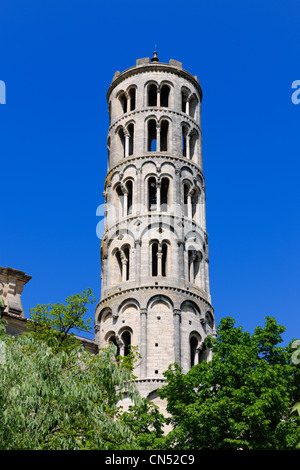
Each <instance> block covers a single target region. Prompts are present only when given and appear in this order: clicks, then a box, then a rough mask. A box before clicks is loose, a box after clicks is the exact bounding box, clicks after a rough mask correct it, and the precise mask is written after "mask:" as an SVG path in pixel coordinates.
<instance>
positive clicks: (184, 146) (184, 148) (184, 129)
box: [182, 126, 188, 157]
mask: <svg viewBox="0 0 300 470" xmlns="http://www.w3.org/2000/svg"><path fill="white" fill-rule="evenodd" d="M187 134H188V127H187V126H182V156H183V157H187Z"/></svg>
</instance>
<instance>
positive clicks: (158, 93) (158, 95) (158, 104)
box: [157, 87, 160, 107]
mask: <svg viewBox="0 0 300 470" xmlns="http://www.w3.org/2000/svg"><path fill="white" fill-rule="evenodd" d="M157 106H158V107H159V106H160V87H158V88H157Z"/></svg>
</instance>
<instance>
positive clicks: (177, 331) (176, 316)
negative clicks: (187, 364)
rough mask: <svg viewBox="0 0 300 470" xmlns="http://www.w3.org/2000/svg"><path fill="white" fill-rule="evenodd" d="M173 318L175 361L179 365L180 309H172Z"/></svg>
mask: <svg viewBox="0 0 300 470" xmlns="http://www.w3.org/2000/svg"><path fill="white" fill-rule="evenodd" d="M173 320H174V352H175V362H177V364H178V365H179V366H180V365H181V334H180V322H181V311H180V310H178V309H174V310H173Z"/></svg>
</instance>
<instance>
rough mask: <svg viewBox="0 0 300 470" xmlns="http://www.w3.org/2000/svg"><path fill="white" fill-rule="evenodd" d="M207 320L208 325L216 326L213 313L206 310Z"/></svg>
mask: <svg viewBox="0 0 300 470" xmlns="http://www.w3.org/2000/svg"><path fill="white" fill-rule="evenodd" d="M205 320H206V323H207V324H208V326H210V328H213V327H214V320H213V317H212V314H211V313H210V312H206V314H205Z"/></svg>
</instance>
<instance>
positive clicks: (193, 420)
mask: <svg viewBox="0 0 300 470" xmlns="http://www.w3.org/2000/svg"><path fill="white" fill-rule="evenodd" d="M265 320H266V321H265V326H264V328H261V327H257V328H256V329H255V331H254V334H253V335H252V336H251V335H250V334H249V332H244V331H243V329H242V328H241V327H236V326H235V321H234V320H233V319H232V318H230V317H228V318H224V319H222V320H221V322H220V325H219V328H218V337H217V338H216V339H212V338H208V341H207V345H208V346H209V347H211V348H212V351H213V357H212V360H211V361H210V362H208V363H206V362H202V363H201V364H198V365H195V366H193V367H192V369H191V370H190V371H189V372H188V373H187V374H186V375H184V374H182V371H181V368H180V367H178V365H176V364H175V365H174V366H170V367H169V369H168V371H166V372H165V377H166V380H167V384H166V386H164V387H163V389H162V390H161V391H160V396H161V398H165V399H167V402H168V405H167V410H168V412H169V413H170V414H171V415H172V418H171V420H170V422H171V424H172V426H173V430H172V431H171V432H170V433H169V434H168V436H166V442H165V445H167V446H168V447H170V448H171V447H172V448H175V449H296V448H298V445H299V442H300V417H299V416H298V415H297V413H292V412H291V411H292V404H294V403H297V402H298V401H299V398H300V389H299V375H300V374H299V368H298V366H297V365H296V364H294V363H293V362H292V361H291V356H292V352H293V351H292V349H291V346H290V345H289V346H288V347H286V348H283V347H279V346H278V344H279V343H280V342H282V338H281V334H282V333H283V332H284V330H285V328H284V327H282V326H279V325H277V323H276V321H275V320H274V318H271V317H266V319H265Z"/></svg>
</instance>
